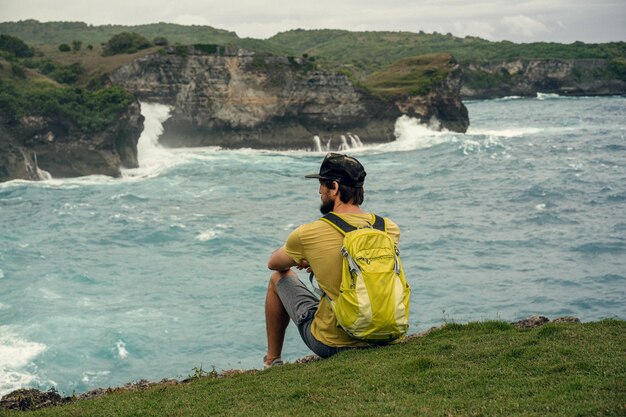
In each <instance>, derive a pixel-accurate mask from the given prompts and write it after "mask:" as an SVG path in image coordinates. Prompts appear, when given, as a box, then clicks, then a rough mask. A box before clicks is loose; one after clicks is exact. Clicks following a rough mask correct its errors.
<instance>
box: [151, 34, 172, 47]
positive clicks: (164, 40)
mask: <svg viewBox="0 0 626 417" xmlns="http://www.w3.org/2000/svg"><path fill="white" fill-rule="evenodd" d="M152 43H153V44H155V45H156V46H167V45H169V42H168V41H167V38H165V37H164V36H157V37H156V38H154V39H153V40H152Z"/></svg>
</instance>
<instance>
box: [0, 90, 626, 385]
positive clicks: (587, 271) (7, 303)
mask: <svg viewBox="0 0 626 417" xmlns="http://www.w3.org/2000/svg"><path fill="white" fill-rule="evenodd" d="M467 105H468V108H469V112H470V118H471V122H472V126H471V128H470V130H469V132H468V133H467V134H456V133H438V132H433V131H430V130H428V129H427V128H425V127H423V126H419V125H417V124H415V123H414V121H412V120H410V119H407V118H403V119H400V120H399V121H398V123H397V125H396V128H397V135H398V140H397V141H396V142H393V143H389V144H385V145H377V146H369V147H358V148H354V149H351V150H350V151H349V152H350V153H351V154H354V155H356V156H357V157H358V158H359V159H360V160H361V161H362V162H363V164H364V165H365V167H366V169H367V172H368V177H367V182H366V199H365V208H366V209H369V210H372V211H375V212H377V213H379V214H381V215H386V216H390V217H392V218H393V219H394V220H395V221H396V222H397V223H398V224H399V225H400V226H401V229H402V237H401V245H400V250H401V253H402V257H403V261H404V264H405V269H406V270H407V278H408V279H409V281H410V283H411V285H412V287H413V295H412V305H411V332H417V331H420V330H424V329H427V328H428V327H430V326H434V325H439V324H441V323H443V322H445V321H451V320H454V321H457V322H466V321H470V320H485V319H502V320H510V321H512V320H516V319H520V318H523V317H526V316H528V315H531V314H544V315H547V316H549V317H556V316H559V315H575V316H578V317H580V318H581V319H582V320H583V321H590V320H598V319H601V318H605V317H619V318H622V319H624V318H626V238H625V237H626V141H625V139H624V134H625V128H624V126H626V98H578V99H573V98H572V99H570V98H558V97H551V96H542V97H540V98H539V99H514V98H511V99H506V100H495V101H476V102H470V103H467ZM143 112H144V114H145V115H146V117H147V121H146V130H145V132H144V135H143V136H142V138H141V140H140V155H139V157H140V163H141V168H140V169H137V170H129V171H126V172H125V173H124V176H123V178H120V179H111V178H105V177H87V178H81V179H66V180H57V179H52V180H49V181H43V182H37V183H34V182H24V181H13V182H10V183H6V184H2V185H0V219H1V223H0V225H1V229H0V230H1V232H0V393H6V392H8V391H10V390H12V389H15V388H18V387H20V386H39V387H41V388H42V389H47V388H48V387H50V386H51V385H56V386H57V387H58V389H59V390H61V391H63V392H65V393H66V394H71V393H72V391H76V392H77V393H80V392H84V391H86V390H89V389H92V388H95V387H105V386H112V385H120V384H124V383H126V382H129V381H136V380H138V379H141V378H146V379H151V380H158V379H161V378H164V377H174V378H175V377H186V376H187V375H189V374H190V373H193V371H192V368H193V367H199V366H202V367H203V368H204V369H209V370H210V369H211V367H212V366H214V367H216V369H217V370H221V369H231V368H258V367H260V365H261V359H262V357H263V354H264V353H265V324H264V316H263V302H264V297H265V288H266V283H267V280H268V278H269V272H268V271H267V270H266V261H267V258H268V256H269V254H270V253H271V252H272V251H273V250H274V249H275V248H277V247H278V246H279V245H281V244H282V242H283V240H284V239H285V237H286V236H287V234H288V233H289V231H290V230H292V229H293V228H294V227H295V226H297V225H298V224H300V223H302V222H306V221H310V220H313V219H315V218H316V217H318V215H319V212H318V205H319V195H318V194H317V190H318V187H317V183H316V182H315V181H307V180H304V179H303V178H302V175H304V174H306V173H310V172H314V171H316V170H317V169H318V167H319V163H320V161H321V159H322V157H323V155H324V152H315V151H310V150H302V151H293V152H272V151H258V150H220V149H214V148H202V149H178V150H164V149H160V148H159V147H158V146H157V145H155V139H156V138H157V137H158V133H159V129H160V121H162V120H164V119H165V118H166V117H167V109H166V108H164V107H162V106H148V105H144V106H143ZM346 135H347V133H346ZM322 142H324V140H322ZM311 146H312V148H314V142H313V140H312V145H311ZM303 278H304V276H303ZM306 354H308V352H307V350H306V349H305V347H304V345H303V344H302V343H301V342H300V341H299V338H298V335H297V332H296V331H295V330H294V329H293V328H290V330H289V332H288V334H287V342H286V346H285V351H284V357H285V359H287V360H293V359H295V358H297V357H300V356H303V355H306Z"/></svg>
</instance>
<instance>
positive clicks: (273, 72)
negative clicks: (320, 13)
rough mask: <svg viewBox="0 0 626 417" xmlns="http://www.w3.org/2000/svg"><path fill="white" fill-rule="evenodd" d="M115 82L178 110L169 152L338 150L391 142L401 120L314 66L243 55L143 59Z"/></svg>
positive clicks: (395, 110)
mask: <svg viewBox="0 0 626 417" xmlns="http://www.w3.org/2000/svg"><path fill="white" fill-rule="evenodd" d="M109 77H110V80H111V82H112V83H113V84H116V85H120V86H123V87H124V88H126V89H127V90H129V91H131V92H132V93H134V94H135V96H136V97H138V98H139V99H140V100H146V101H155V102H160V103H165V104H170V105H172V106H173V110H172V115H171V118H170V119H168V120H167V121H166V123H165V124H164V133H163V135H162V136H161V138H160V141H161V143H163V144H165V145H168V146H208V145H218V146H223V147H229V148H240V147H253V148H269V149H295V148H311V147H312V146H313V137H314V136H319V137H320V138H321V140H322V142H323V143H327V142H328V141H331V147H332V148H333V149H336V148H337V147H338V146H339V145H340V144H341V136H342V135H346V134H348V133H351V134H353V135H357V136H358V137H359V138H360V139H361V141H362V142H364V143H368V142H369V143H372V142H388V141H392V140H395V136H394V135H393V130H394V122H395V120H396V119H397V118H398V117H399V116H400V115H401V114H402V108H401V107H400V106H398V105H396V104H395V103H393V102H390V101H385V100H383V99H380V98H378V97H375V96H373V95H371V94H369V93H367V92H366V91H364V90H361V89H359V88H357V87H355V86H354V85H353V84H352V83H351V82H350V81H349V80H348V78H347V77H346V76H344V75H340V74H330V73H325V72H321V71H317V70H314V69H312V66H311V63H310V62H309V61H308V60H305V59H301V58H288V57H281V56H274V55H268V54H255V53H253V52H247V51H242V50H222V51H221V52H220V53H217V54H202V53H199V52H196V51H195V50H194V49H193V48H191V47H190V48H189V49H188V50H187V53H186V54H184V55H180V54H179V55H177V54H173V53H170V54H160V55H152V56H148V57H145V58H141V59H138V60H136V61H134V62H132V63H131V64H128V65H126V66H124V67H121V68H119V69H118V70H116V71H114V72H113V73H111V74H110V76H109ZM434 102H435V100H431V101H430V102H428V101H426V102H424V104H423V105H424V106H431V105H432V104H433V103H434ZM444 111H445V110H444ZM442 119H444V120H445V119H446V118H445V117H442Z"/></svg>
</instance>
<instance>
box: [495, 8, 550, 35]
mask: <svg viewBox="0 0 626 417" xmlns="http://www.w3.org/2000/svg"><path fill="white" fill-rule="evenodd" d="M500 22H501V23H502V25H503V26H504V28H506V29H508V32H509V33H511V34H513V35H515V36H516V37H518V36H521V37H524V38H529V39H530V38H536V37H538V36H539V35H542V34H546V33H550V28H548V27H547V26H546V25H544V24H543V23H541V22H540V21H539V20H537V19H533V18H532V17H528V16H526V15H521V14H520V15H516V16H505V17H503V18H502V19H501V20H500Z"/></svg>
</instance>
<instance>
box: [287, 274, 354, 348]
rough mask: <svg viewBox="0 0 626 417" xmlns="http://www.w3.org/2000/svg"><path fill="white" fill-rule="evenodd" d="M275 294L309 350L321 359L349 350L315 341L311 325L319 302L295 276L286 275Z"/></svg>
mask: <svg viewBox="0 0 626 417" xmlns="http://www.w3.org/2000/svg"><path fill="white" fill-rule="evenodd" d="M276 292H277V293H278V296H279V297H280V300H281V301H282V303H283V306H284V307H285V310H287V314H289V317H290V318H291V320H292V321H293V322H294V323H295V324H296V326H298V331H299V332H300V337H302V340H303V341H304V343H305V344H306V345H307V346H308V348H309V349H311V350H312V351H313V353H315V354H316V355H318V356H320V357H322V358H328V357H329V356H332V355H334V354H336V353H338V352H340V351H342V350H346V349H349V348H345V347H332V346H327V345H325V344H324V343H322V342H320V341H319V340H317V339H316V338H315V337H314V336H313V334H311V324H312V323H313V319H314V317H315V312H316V311H317V307H318V306H319V304H320V302H319V300H318V299H317V297H316V296H315V294H313V293H312V292H311V291H309V289H308V288H307V287H306V286H305V285H304V284H303V283H302V281H300V279H298V277H297V276H296V275H292V274H290V275H287V276H285V277H283V278H281V279H280V281H278V284H276Z"/></svg>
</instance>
